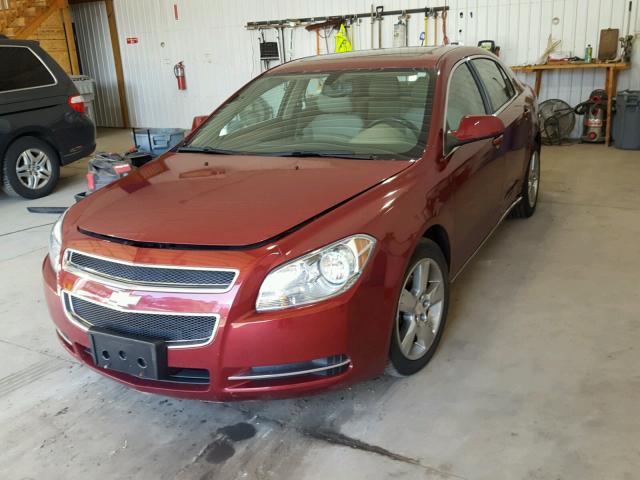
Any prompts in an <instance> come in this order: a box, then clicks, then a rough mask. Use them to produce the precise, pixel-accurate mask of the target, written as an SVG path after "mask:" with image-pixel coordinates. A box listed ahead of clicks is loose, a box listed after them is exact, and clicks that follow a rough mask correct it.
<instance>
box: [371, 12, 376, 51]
mask: <svg viewBox="0 0 640 480" xmlns="http://www.w3.org/2000/svg"><path fill="white" fill-rule="evenodd" d="M375 21H376V20H375V10H374V8H373V3H372V4H371V50H373V24H374V23H375Z"/></svg>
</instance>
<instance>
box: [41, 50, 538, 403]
mask: <svg viewBox="0 0 640 480" xmlns="http://www.w3.org/2000/svg"><path fill="white" fill-rule="evenodd" d="M539 152H540V137H539V134H538V125H537V106H536V99H535V95H534V94H533V92H532V90H531V89H530V88H529V87H527V86H525V85H523V84H522V83H520V81H518V80H517V79H516V78H515V77H514V76H513V74H512V73H511V72H510V70H509V69H508V68H505V67H504V65H502V63H501V62H500V61H499V60H498V59H497V58H496V57H495V56H493V55H491V54H489V53H487V52H485V51H484V50H480V49H476V48H467V47H440V48H433V49H430V48H403V49H397V50H377V51H372V52H364V51H363V52H354V53H345V54H338V55H325V56H320V57H312V58H304V59H300V60H296V61H292V62H290V63H286V64H284V65H280V66H278V67H276V68H273V69H271V70H269V71H267V72H265V73H263V74H262V75H260V76H259V77H257V78H256V79H254V80H253V81H251V82H250V83H248V84H247V85H246V86H245V87H243V88H242V89H240V90H239V91H238V92H237V93H235V94H234V95H233V96H231V98H229V99H228V100H227V101H226V102H225V103H224V104H223V105H222V106H221V107H219V108H218V109H217V110H216V111H215V112H214V113H213V114H212V115H211V116H209V117H208V118H207V119H206V120H205V121H204V122H203V123H202V124H201V125H200V126H199V127H197V128H196V129H195V130H194V131H193V132H191V133H190V134H189V135H188V136H187V138H186V139H185V140H184V142H182V143H181V144H180V145H178V146H177V147H176V148H174V149H173V150H172V151H170V152H168V153H167V154H165V155H163V156H162V157H160V158H158V159H157V160H155V161H153V162H150V163H148V164H146V165H145V166H143V167H142V168H140V169H139V170H137V171H136V172H134V173H132V174H131V175H129V176H127V177H125V178H123V179H121V180H119V181H117V182H115V183H113V184H111V185H109V186H107V187H105V188H103V189H101V190H99V191H98V192H96V193H94V194H92V195H91V196H90V197H88V198H87V199H85V200H82V201H81V202H79V203H78V204H76V205H75V206H73V207H72V208H70V209H69V210H68V211H67V212H66V214H65V215H63V216H62V217H61V218H60V219H59V220H58V222H57V223H56V224H55V226H54V228H53V230H52V233H51V239H50V249H49V255H48V257H47V258H46V259H45V261H44V264H43V274H44V284H45V294H46V299H47V304H48V307H49V310H50V313H51V316H52V317H53V321H54V322H55V325H56V329H57V334H58V336H59V338H60V341H61V343H62V345H63V346H64V347H65V348H66V349H67V350H68V351H69V353H70V354H71V355H73V356H75V357H76V358H78V359H79V360H81V361H82V362H84V363H85V364H86V365H88V366H89V367H91V368H92V369H95V370H96V371H98V372H100V373H102V374H104V375H106V376H108V377H111V378H113V379H115V380H117V381H119V382H121V383H123V384H126V385H129V386H131V387H134V388H136V389H138V390H142V391H145V392H153V393H159V394H165V395H173V396H178V397H187V398H196V399H202V400H220V401H226V400H233V399H247V398H271V397H282V396H291V395H301V394H308V393H312V392H317V391H320V390H325V389H328V388H333V387H337V386H343V385H346V384H349V383H352V382H355V381H359V380H363V379H366V378H371V377H373V376H376V375H379V374H380V373H382V372H383V371H385V369H386V370H387V371H389V372H391V373H394V374H398V375H410V374H412V373H415V372H417V371H419V370H420V369H422V368H423V367H424V366H425V365H426V364H427V362H429V360H430V359H431V358H432V357H433V355H434V352H435V350H436V348H437V346H438V343H439V341H440V339H441V337H442V333H443V329H444V326H445V322H446V319H447V310H448V306H449V291H450V285H451V283H452V282H453V281H454V279H455V278H456V276H457V275H458V274H459V273H460V271H461V270H462V269H463V267H464V266H465V264H466V263H467V262H468V261H469V260H470V259H471V258H472V257H473V255H474V254H475V253H476V251H477V250H478V249H479V248H480V247H481V246H482V244H483V242H484V241H485V240H486V239H487V238H488V237H489V236H490V235H491V233H492V232H493V231H494V229H495V228H496V227H497V226H498V225H499V224H500V222H501V221H502V220H503V219H504V218H505V217H506V216H507V215H508V214H509V213H510V212H511V214H512V216H519V217H529V216H531V215H532V214H533V213H534V210H535V208H536V201H537V196H538V188H539V175H540V160H539Z"/></svg>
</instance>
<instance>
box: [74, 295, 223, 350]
mask: <svg viewBox="0 0 640 480" xmlns="http://www.w3.org/2000/svg"><path fill="white" fill-rule="evenodd" d="M64 304H65V308H66V310H67V312H69V314H70V315H72V316H73V317H74V318H75V319H76V320H77V321H79V322H81V323H82V324H83V325H84V326H85V327H87V328H89V327H92V326H95V327H102V328H106V329H108V330H111V331H113V332H115V333H119V334H122V335H141V336H144V337H149V338H153V339H156V340H164V341H166V342H168V343H175V344H180V345H186V344H188V345H192V344H200V343H206V342H208V341H209V340H210V339H211V337H212V336H213V332H214V330H215V327H216V322H217V320H218V317H217V316H216V315H213V314H204V315H201V314H183V315H177V314H171V313H155V312H144V313H141V312H134V311H121V310H116V309H113V308H110V307H107V306H104V305H98V304H97V303H93V302H89V301H87V300H83V299H81V298H78V297H75V296H73V295H69V294H68V293H65V294H64Z"/></svg>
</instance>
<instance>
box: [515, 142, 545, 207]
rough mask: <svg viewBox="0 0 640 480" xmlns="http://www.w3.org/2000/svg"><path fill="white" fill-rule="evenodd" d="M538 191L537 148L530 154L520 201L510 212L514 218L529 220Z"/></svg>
mask: <svg viewBox="0 0 640 480" xmlns="http://www.w3.org/2000/svg"><path fill="white" fill-rule="evenodd" d="M539 190H540V149H539V148H537V149H536V150H534V151H533V153H532V154H531V157H530V158H529V163H528V164H527V171H526V173H525V176H524V182H523V184H522V193H521V194H520V196H521V197H522V200H520V202H518V205H516V206H515V208H514V209H513V210H512V216H513V217H514V218H529V217H530V216H531V215H533V214H534V213H535V211H536V206H537V205H538V192H539Z"/></svg>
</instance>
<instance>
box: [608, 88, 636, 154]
mask: <svg viewBox="0 0 640 480" xmlns="http://www.w3.org/2000/svg"><path fill="white" fill-rule="evenodd" d="M638 132H640V90H623V91H621V92H618V93H617V94H616V113H615V116H614V117H613V131H612V136H613V144H614V146H615V147H616V148H620V149H623V150H640V135H639V134H638Z"/></svg>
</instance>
